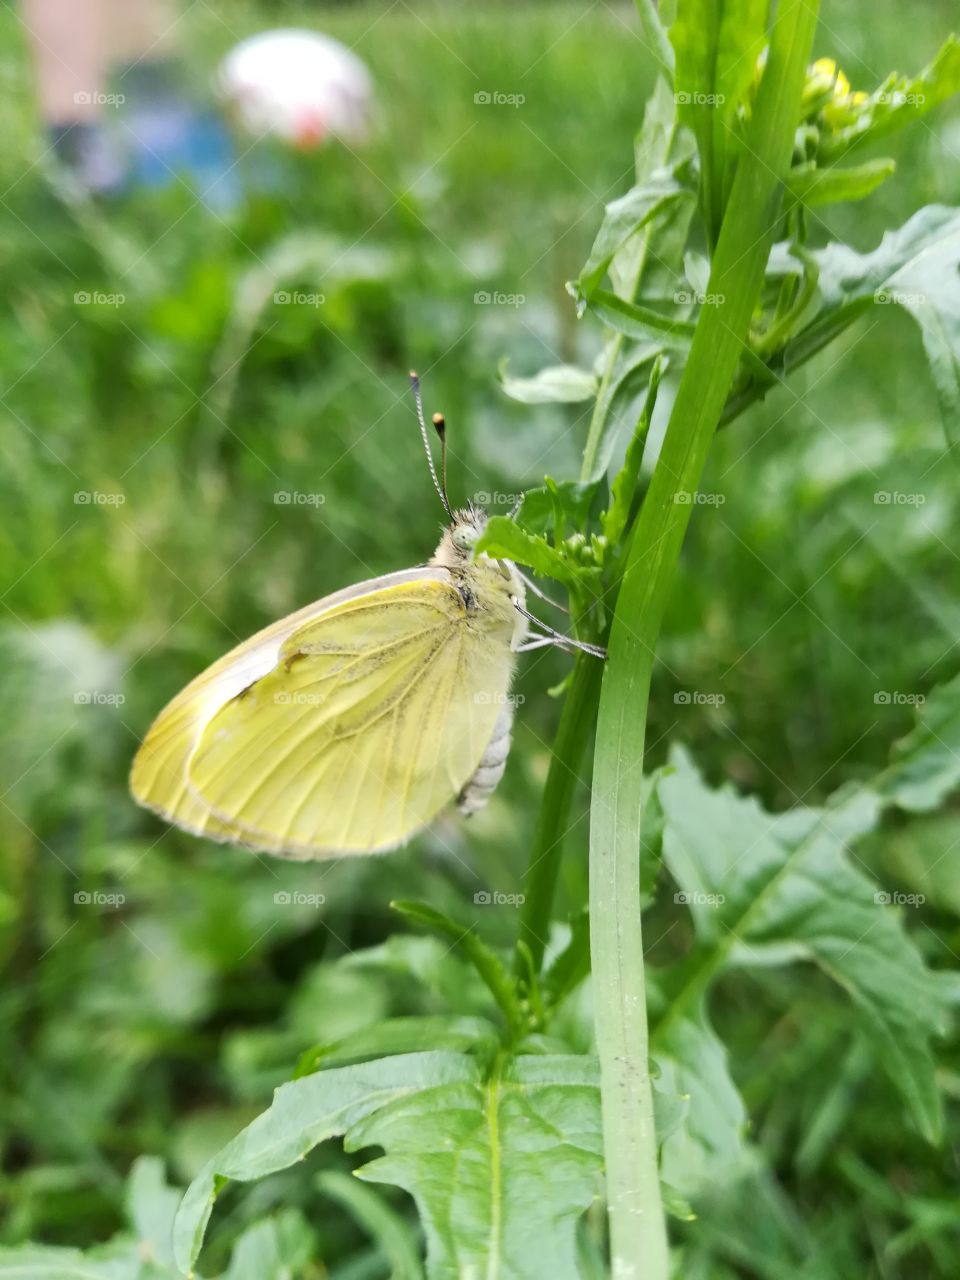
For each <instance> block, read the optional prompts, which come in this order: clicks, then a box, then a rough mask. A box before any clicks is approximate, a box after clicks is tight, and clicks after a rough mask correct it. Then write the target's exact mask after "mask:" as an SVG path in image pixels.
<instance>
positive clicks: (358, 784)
mask: <svg viewBox="0 0 960 1280" xmlns="http://www.w3.org/2000/svg"><path fill="white" fill-rule="evenodd" d="M481 618H482V613H481ZM511 670H512V655H511V651H510V634H509V630H508V628H507V627H505V626H504V625H502V623H501V624H499V625H491V624H490V623H487V624H486V625H484V623H483V621H481V620H478V617H477V615H475V614H474V613H468V610H467V608H466V606H465V604H464V601H463V599H462V597H461V595H460V593H459V592H458V591H457V589H456V587H455V586H454V585H453V582H452V580H451V579H450V576H449V574H447V573H446V571H445V570H442V569H438V568H431V569H420V570H411V571H408V572H406V573H403V574H394V575H390V576H389V577H388V578H385V579H380V580H378V581H377V582H374V583H367V584H361V586H360V587H359V588H353V589H351V590H350V591H347V592H343V593H339V595H337V596H333V597H329V598H328V599H327V600H326V601H321V602H319V604H318V605H315V606H312V607H310V608H308V609H307V610H302V611H301V612H300V614H296V615H293V617H292V618H289V619H286V620H285V621H284V622H282V623H278V624H276V625H275V626H274V627H272V628H268V629H267V631H265V632H261V633H260V635H258V636H255V637H254V638H253V639H252V640H251V641H248V642H247V643H246V644H245V645H242V646H240V648H239V649H237V650H235V651H234V652H233V653H232V654H228V655H227V657H226V658H224V659H221V661H220V662H219V663H217V664H215V665H214V666H213V667H211V668H210V669H209V671H207V672H205V673H204V674H203V675H202V676H201V677H199V678H198V680H196V681H194V683H193V684H192V685H190V686H188V687H187V689H185V690H184V692H183V693H182V694H181V695H179V697H178V698H176V699H175V700H174V701H173V702H172V703H171V704H170V706H169V707H168V708H167V710H166V711H165V712H163V713H162V714H161V716H160V717H159V718H158V720H157V722H156V723H155V725H154V726H153V728H152V729H151V730H150V733H149V734H148V736H147V738H146V740H145V741H144V744H143V747H142V748H141V751H140V753H139V754H138V757H137V761H135V764H134V771H133V778H132V785H133V789H134V794H135V795H136V796H137V798H138V799H140V800H141V801H142V802H143V803H145V804H148V805H149V806H150V807H152V808H155V809H157V810H158V811H159V812H161V813H162V814H163V815H164V816H165V817H167V818H168V819H170V820H171V821H174V822H176V823H178V824H179V825H181V826H185V827H187V828H188V829H189V830H193V831H197V832H201V833H203V834H206V835H210V836H212V837H213V838H216V839H228V840H237V841H242V842H243V843H246V844H249V845H251V846H253V847H255V848H259V849H264V850H267V851H270V852H274V853H284V854H287V855H289V856H293V857H301V858H309V857H323V856H335V855H337V854H341V853H367V852H373V851H376V850H381V849H388V848H393V847H395V846H396V845H398V844H401V843H403V842H404V841H405V840H406V839H408V838H409V837H410V836H411V835H412V834H414V833H415V832H416V831H417V830H419V829H420V828H422V827H423V826H424V825H426V823H428V822H429V821H430V820H431V819H432V818H433V817H434V816H435V815H436V814H437V813H438V812H439V810H440V809H441V808H443V806H444V805H445V804H446V803H448V802H449V801H450V800H451V799H453V798H454V797H455V796H456V795H457V794H458V793H459V791H460V790H461V788H462V787H463V786H464V784H465V783H466V782H467V781H468V780H469V778H470V777H471V776H472V774H473V772H474V771H475V769H476V767H477V764H478V763H479V761H480V759H481V757H482V755H483V752H484V748H485V747H486V745H487V743H488V742H489V740H490V737H491V734H492V732H493V728H494V724H495V722H496V717H497V713H498V710H499V708H500V705H501V703H502V702H503V700H504V697H505V695H506V692H507V689H508V687H509V681H510V676H511ZM141 757H142V759H141Z"/></svg>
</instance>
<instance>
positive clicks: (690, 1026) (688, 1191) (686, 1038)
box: [652, 1009, 747, 1199]
mask: <svg viewBox="0 0 960 1280" xmlns="http://www.w3.org/2000/svg"><path fill="white" fill-rule="evenodd" d="M652 1053H653V1060H654V1062H655V1063H656V1065H657V1067H658V1069H659V1072H660V1075H659V1077H658V1079H657V1087H658V1091H667V1090H669V1091H671V1092H672V1093H674V1094H675V1095H679V1096H681V1097H686V1098H687V1099H688V1104H687V1108H686V1112H685V1114H684V1116H683V1118H682V1121H681V1123H680V1124H679V1125H678V1126H677V1127H676V1128H675V1130H674V1131H673V1132H671V1133H668V1134H661V1133H660V1130H659V1126H658V1130H657V1132H658V1136H659V1137H660V1138H661V1141H662V1152H661V1167H660V1172H661V1177H662V1178H663V1180H664V1181H665V1182H666V1183H668V1184H669V1185H671V1186H673V1187H675V1188H676V1189H677V1190H678V1191H679V1192H680V1194H681V1195H682V1196H684V1197H685V1198H689V1199H695V1198H696V1197H697V1196H698V1195H699V1194H700V1193H701V1191H702V1190H703V1189H704V1188H706V1187H709V1186H711V1185H712V1184H713V1183H715V1182H716V1181H718V1180H721V1179H724V1178H731V1177H732V1176H733V1175H734V1171H735V1170H736V1169H737V1167H738V1166H739V1165H740V1163H741V1161H742V1160H743V1155H744V1142H743V1135H744V1130H745V1129H746V1124H747V1113H746V1108H745V1107H744V1105H743V1100H742V1099H741V1097H740V1093H739V1091H738V1090H737V1087H736V1085H735V1084H734V1083H733V1081H732V1079H731V1078H730V1071H729V1068H728V1066H727V1051H726V1049H725V1048H724V1046H723V1044H722V1043H721V1041H720V1039H719V1038H718V1036H717V1034H716V1032H715V1031H714V1030H713V1028H712V1027H711V1026H710V1025H709V1023H708V1021H707V1018H706V1015H705V1013H704V1012H703V1010H702V1009H698V1010H695V1011H692V1012H689V1013H687V1014H685V1015H683V1016H679V1017H677V1018H672V1019H665V1020H664V1022H663V1023H662V1024H661V1026H660V1027H659V1028H658V1029H656V1030H655V1031H654V1033H653V1037H652ZM656 1097H657V1094H656V1093H655V1094H654V1099H655V1100H656Z"/></svg>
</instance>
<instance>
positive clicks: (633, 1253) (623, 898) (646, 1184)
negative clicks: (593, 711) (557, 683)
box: [590, 0, 817, 1280]
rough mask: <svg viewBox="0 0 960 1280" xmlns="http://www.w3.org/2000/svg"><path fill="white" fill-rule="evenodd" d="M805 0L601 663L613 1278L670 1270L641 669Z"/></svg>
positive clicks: (764, 90) (768, 92)
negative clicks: (647, 898) (652, 1029)
mask: <svg viewBox="0 0 960 1280" xmlns="http://www.w3.org/2000/svg"><path fill="white" fill-rule="evenodd" d="M816 17H817V6H816V3H812V2H811V0H781V3H780V4H779V6H778V9H777V14H776V19H775V21H774V25H773V31H772V37H771V44H770V51H769V57H768V60H767V65H766V68H765V70H764V74H763V78H762V80H761V84H760V89H759V93H758V97H757V102H756V105H755V109H754V113H753V117H752V122H751V127H750V131H749V134H748V136H747V140H746V144H745V147H744V150H743V153H742V155H741V157H740V160H739V163H738V166H737V174H736V178H735V180H734V184H733V189H732V191H731V195H730V202H729V204H728V206H727V210H726V214H725V217H724V221H723V225H722V227H721V230H720V236H719V239H718V241H717V247H716V252H715V254H714V258H713V266H712V270H711V275H710V285H709V291H710V292H711V293H713V294H716V295H718V296H722V298H723V299H724V301H723V302H722V304H721V305H719V306H715V307H704V308H703V309H702V311H701V314H700V317H699V319H698V321H697V328H696V333H695V335H694V339H693V344H692V346H691V349H690V357H689V360H688V362H687V366H686V368H685V370H684V373H683V377H682V378H681V381H680V386H679V388H678V391H677V397H676V400H675V402H674V407H673V411H672V413H671V415H670V421H669V424H668V427H667V432H666V436H665V438H664V442H663V447H662V449H661V453H660V457H659V459H658V462H657V466H656V469H655V471H654V474H653V477H652V479H651V482H650V488H649V489H648V491H647V494H646V497H645V499H644V502H643V506H642V508H641V511H640V516H639V518H638V522H637V526H636V531H635V536H634V537H633V538H632V539H631V543H630V549H629V553H628V559H627V564H626V569H625V573H624V580H623V585H622V588H621V590H620V595H619V598H618V601H617V607H616V612H615V614H614V619H613V626H612V630H611V635H610V646H609V654H610V656H609V660H608V662H607V663H606V666H605V671H604V674H603V682H602V689H601V696H600V712H599V718H598V722H597V743H596V750H595V758H594V791H593V802H592V806H591V832H590V946H591V959H592V972H593V989H594V1005H595V1025H596V1041H597V1053H598V1056H599V1059H600V1074H601V1092H602V1099H603V1131H604V1155H605V1161H606V1179H607V1205H608V1211H609V1217H610V1240H611V1261H612V1270H613V1275H614V1277H615V1280H626V1277H640V1276H642V1277H643V1280H667V1277H668V1274H669V1259H668V1251H667V1239H666V1228H665V1224H664V1218H663V1207H662V1204H661V1199H660V1184H659V1172H658V1168H657V1147H656V1135H655V1132H654V1125H653V1097H652V1091H651V1085H650V1075H649V1066H648V1032H647V1016H646V991H645V985H644V964H643V938H642V929H641V916H640V865H639V864H640V820H641V803H642V785H643V750H644V737H645V729H646V714H647V703H648V699H649V692H650V677H651V674H652V669H653V658H654V650H655V645H656V640H657V637H658V634H659V631H660V624H661V620H662V618H663V612H664V608H665V605H666V601H667V597H668V594H669V590H670V586H671V582H672V578H673V572H674V569H675V566H676V562H677V558H678V556H679V554H680V547H681V544H682V542H683V537H684V534H685V532H686V527H687V522H688V520H689V516H690V512H691V510H692V504H691V503H689V502H688V503H677V502H676V501H675V498H676V495H677V494H678V493H680V492H687V493H693V492H695V491H696V490H697V487H698V485H699V481H700V476H701V473H702V471H703V466H704V463H705V461H706V457H707V452H708V450H709V447H710V442H711V440H712V438H713V434H714V432H715V430H716V427H717V424H718V422H719V420H720V415H721V412H722V411H723V407H724V403H725V401H726V397H727V394H728V392H729V390H730V386H731V384H732V381H733V377H734V373H735V371H736V368H737V364H738V361H739V359H740V356H741V354H742V351H743V349H744V345H745V340H746V336H747V332H748V327H749V323H750V318H751V315H752V313H753V310H754V307H755V305H756V302H757V299H758V297H759V292H760V287H761V284H762V281H763V274H764V269H765V266H766V261H767V257H768V254H769V251H770V245H771V243H772V241H773V236H774V232H775V229H776V222H777V217H778V213H779V208H780V199H781V195H782V189H783V183H782V175H783V174H784V173H785V172H786V170H787V167H788V164H789V160H790V151H791V146H792V142H793V133H794V126H795V122H796V119H797V117H798V113H799V105H800V94H801V89H802V85H803V78H804V72H805V68H806V65H807V62H808V60H809V56H810V49H811V46H812V42H813V33H814V28H815V26H816Z"/></svg>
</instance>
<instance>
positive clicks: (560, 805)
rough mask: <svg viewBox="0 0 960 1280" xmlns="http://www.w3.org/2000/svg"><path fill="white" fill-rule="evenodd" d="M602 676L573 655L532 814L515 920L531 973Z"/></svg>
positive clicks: (595, 664)
mask: <svg viewBox="0 0 960 1280" xmlns="http://www.w3.org/2000/svg"><path fill="white" fill-rule="evenodd" d="M602 671H603V664H602V663H601V662H599V661H598V660H597V659H596V658H594V657H591V656H590V654H586V653H581V654H579V655H578V656H577V660H576V663H575V665H574V669H573V676H572V679H571V683H570V688H569V689H568V691H567V693H566V696H565V698H564V703H563V711H562V712H561V714H560V725H559V727H558V729H557V736H556V739H555V740H554V743H553V747H552V751H551V758H550V771H549V773H548V774H547V781H546V785H545V786H544V789H543V797H542V799H541V801H540V809H539V812H538V814H537V825H536V827H535V829H534V833H533V840H532V842H531V846H530V863H529V866H528V868H527V876H526V880H525V881H524V888H523V891H524V899H525V900H524V904H523V912H522V914H521V917H520V941H521V942H525V943H526V944H527V946H528V947H529V948H530V955H531V956H532V958H533V963H534V966H535V968H536V969H539V968H540V966H541V964H542V963H543V952H544V948H545V946H546V942H547V937H548V934H549V932H550V918H551V915H552V914H553V899H554V894H555V891H556V885H557V877H558V875H559V872H560V860H561V854H562V852H563V837H564V836H565V834H566V832H567V828H568V825H569V819H570V804H571V801H572V799H573V793H574V791H575V789H576V785H577V781H578V779H579V777H580V768H581V764H582V762H583V756H584V753H585V751H586V746H587V741H588V735H587V734H586V733H585V732H584V725H589V724H592V723H593V721H594V719H595V715H596V706H597V702H598V700H599V698H600V676H601V674H602ZM518 964H519V957H518Z"/></svg>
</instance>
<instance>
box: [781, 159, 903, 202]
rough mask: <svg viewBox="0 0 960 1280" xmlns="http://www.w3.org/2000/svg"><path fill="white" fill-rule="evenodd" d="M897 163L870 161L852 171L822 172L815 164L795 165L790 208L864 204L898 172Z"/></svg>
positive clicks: (789, 185) (790, 181)
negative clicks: (865, 200)
mask: <svg viewBox="0 0 960 1280" xmlns="http://www.w3.org/2000/svg"><path fill="white" fill-rule="evenodd" d="M896 167H897V165H896V161H894V160H887V159H883V160H868V161H867V162H866V163H865V164H860V165H857V166H856V167H855V168H851V169H832V168H831V169H823V168H820V167H819V166H818V165H816V164H815V163H814V162H813V161H811V162H810V163H808V164H803V165H796V166H795V167H794V168H793V169H791V170H790V173H789V175H788V177H787V204H788V205H789V204H791V203H797V204H805V205H808V206H809V207H811V208H812V207H814V206H816V205H824V204H840V203H842V202H843V201H850V200H863V199H864V198H865V197H866V196H869V195H872V193H873V192H874V191H876V189H877V187H879V186H882V184H883V183H884V182H886V180H887V179H888V178H889V177H892V175H893V173H894V172H895V171H896Z"/></svg>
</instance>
